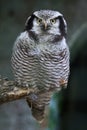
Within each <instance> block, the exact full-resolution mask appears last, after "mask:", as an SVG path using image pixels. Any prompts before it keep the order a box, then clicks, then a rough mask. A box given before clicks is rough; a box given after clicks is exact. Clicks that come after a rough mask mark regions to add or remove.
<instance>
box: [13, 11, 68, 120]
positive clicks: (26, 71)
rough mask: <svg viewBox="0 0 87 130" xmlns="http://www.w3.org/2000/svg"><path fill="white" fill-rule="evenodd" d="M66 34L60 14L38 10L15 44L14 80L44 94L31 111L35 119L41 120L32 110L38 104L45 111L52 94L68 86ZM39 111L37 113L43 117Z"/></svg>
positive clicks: (29, 18)
mask: <svg viewBox="0 0 87 130" xmlns="http://www.w3.org/2000/svg"><path fill="white" fill-rule="evenodd" d="M66 34H67V24H66V21H65V19H64V17H63V15H62V14H61V13H59V12H58V11H52V10H40V11H35V12H34V13H33V14H32V15H31V16H29V17H28V19H27V20H26V23H25V29H24V31H23V32H22V33H21V34H20V35H19V36H18V38H17V39H16V41H15V44H14V47H13V53H12V60H11V61H12V68H13V73H14V77H15V81H16V82H17V83H18V84H19V85H23V86H26V87H31V88H33V89H35V91H36V93H37V92H38V93H39V92H42V93H44V94H42V95H40V97H39V99H38V101H39V103H38V102H36V101H35V106H33V108H32V113H33V115H34V116H35V117H36V118H37V120H41V119H42V118H41V117H39V114H38V111H36V113H35V112H34V110H33V109H34V108H35V107H36V108H38V105H41V106H42V107H41V110H42V108H45V105H46V104H48V103H49V101H50V98H51V96H52V94H53V92H57V91H59V90H60V89H61V85H62V84H66V85H67V82H68V76H69V48H68V46H67V43H66ZM33 104H34V102H33ZM41 110H40V111H39V113H41V116H42V117H43V113H44V112H41ZM35 114H36V115H35ZM37 115H38V116H37Z"/></svg>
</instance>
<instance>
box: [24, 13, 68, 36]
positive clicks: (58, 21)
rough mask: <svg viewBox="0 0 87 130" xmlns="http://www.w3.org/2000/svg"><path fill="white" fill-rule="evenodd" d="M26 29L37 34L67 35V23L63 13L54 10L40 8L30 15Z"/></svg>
mask: <svg viewBox="0 0 87 130" xmlns="http://www.w3.org/2000/svg"><path fill="white" fill-rule="evenodd" d="M25 30H27V31H34V33H36V34H46V35H47V34H48V35H49V34H54V35H62V36H64V37H65V35H66V33H67V24H66V21H65V19H64V17H63V15H62V14H61V13H59V12H58V11H52V10H40V11H36V12H34V13H33V14H32V15H31V16H30V17H28V19H27V21H26V23H25Z"/></svg>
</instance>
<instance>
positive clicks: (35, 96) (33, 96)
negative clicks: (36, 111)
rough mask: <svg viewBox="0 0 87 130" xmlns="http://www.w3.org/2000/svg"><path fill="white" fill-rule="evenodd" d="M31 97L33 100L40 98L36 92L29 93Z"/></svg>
mask: <svg viewBox="0 0 87 130" xmlns="http://www.w3.org/2000/svg"><path fill="white" fill-rule="evenodd" d="M29 97H30V98H31V99H32V100H33V101H36V100H37V99H38V97H37V95H35V94H34V93H31V94H29Z"/></svg>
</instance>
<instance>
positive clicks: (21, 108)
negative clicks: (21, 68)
mask: <svg viewBox="0 0 87 130" xmlns="http://www.w3.org/2000/svg"><path fill="white" fill-rule="evenodd" d="M39 9H54V10H58V11H60V12H61V13H63V15H64V17H65V19H66V21H67V24H68V36H67V42H68V44H69V46H70V51H71V75H70V87H69V93H68V98H69V100H70V104H69V108H68V111H66V112H65V114H64V117H63V118H64V130H65V129H66V130H87V111H86V110H87V109H86V102H87V37H86V36H87V0H43V1H41V0H37V1H36V0H7V1H6V0H0V75H2V76H3V77H8V78H9V79H13V75H12V71H11V65H10V59H11V53H12V47H13V43H14V41H15V39H16V37H17V36H18V34H20V32H21V31H23V29H24V24H25V21H26V19H27V17H28V16H29V15H30V14H31V13H32V12H33V11H35V10H39ZM36 129H37V130H38V126H37V123H36V121H35V120H34V118H33V117H32V116H31V113H30V110H29V108H28V106H27V103H26V102H25V101H24V100H21V101H15V102H11V103H7V104H4V105H2V106H0V130H36Z"/></svg>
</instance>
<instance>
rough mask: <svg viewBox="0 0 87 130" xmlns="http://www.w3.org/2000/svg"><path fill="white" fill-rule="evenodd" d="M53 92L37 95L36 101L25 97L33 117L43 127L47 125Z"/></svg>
mask: <svg viewBox="0 0 87 130" xmlns="http://www.w3.org/2000/svg"><path fill="white" fill-rule="evenodd" d="M52 94H53V92H45V93H40V94H38V95H37V99H36V100H32V98H31V96H29V97H27V99H26V100H27V103H28V105H29V107H30V108H31V112H32V115H33V117H34V118H35V119H36V120H37V121H38V122H39V123H40V124H41V125H42V126H43V125H45V126H46V125H47V124H48V115H49V107H48V106H49V102H50V99H51V96H52Z"/></svg>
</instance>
